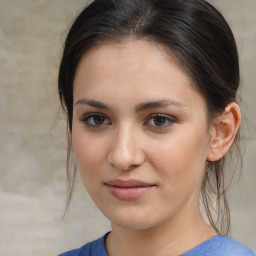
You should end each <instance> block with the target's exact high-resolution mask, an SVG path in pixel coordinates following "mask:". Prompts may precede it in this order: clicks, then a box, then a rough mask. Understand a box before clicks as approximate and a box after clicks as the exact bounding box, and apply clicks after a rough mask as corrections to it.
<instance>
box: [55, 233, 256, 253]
mask: <svg viewBox="0 0 256 256" xmlns="http://www.w3.org/2000/svg"><path fill="white" fill-rule="evenodd" d="M108 234H109V233H107V234H105V235H104V236H102V237H101V238H99V239H98V240H95V241H93V242H90V243H87V244H85V245H84V246H82V247H81V248H79V249H75V250H72V251H68V252H64V253H62V254H60V255H59V256H107V252H106V249H105V239H106V237H107V235H108ZM181 256H256V253H255V252H253V251H252V250H251V249H249V248H247V247H246V246H244V245H242V244H240V243H239V242H237V241H235V240H233V239H231V238H228V237H225V236H221V235H218V236H215V237H212V238H210V239H208V240H207V241H205V242H203V243H201V244H199V245H198V246H196V247H194V248H193V249H191V250H189V251H187V252H185V253H184V254H182V255H181Z"/></svg>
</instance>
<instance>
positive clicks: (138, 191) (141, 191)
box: [107, 185, 154, 200]
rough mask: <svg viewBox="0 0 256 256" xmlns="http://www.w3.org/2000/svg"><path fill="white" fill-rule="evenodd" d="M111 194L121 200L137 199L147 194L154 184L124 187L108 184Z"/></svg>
mask: <svg viewBox="0 0 256 256" xmlns="http://www.w3.org/2000/svg"><path fill="white" fill-rule="evenodd" d="M107 188H108V191H109V192H110V194H111V195H113V196H114V197H116V198H117V199H120V200H136V199H139V198H141V197H143V196H144V195H146V194H147V193H148V192H149V191H150V190H151V189H153V188H154V186H147V187H131V188H122V187H115V186H109V185H107Z"/></svg>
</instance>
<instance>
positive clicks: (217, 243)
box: [59, 0, 255, 256]
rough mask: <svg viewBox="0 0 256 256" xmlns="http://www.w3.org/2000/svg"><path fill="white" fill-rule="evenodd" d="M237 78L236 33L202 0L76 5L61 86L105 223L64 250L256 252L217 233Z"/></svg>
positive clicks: (84, 254) (75, 146) (82, 166)
mask: <svg viewBox="0 0 256 256" xmlns="http://www.w3.org/2000/svg"><path fill="white" fill-rule="evenodd" d="M238 86H239V62H238V55H237V49H236V43H235V40H234V37H233V34H232V32H231V30H230V28H229V26H228V24H227V22H226V21H225V20H224V18H223V17H222V15H221V14H220V13H219V12H218V11H217V10H216V9H215V8H214V7H213V6H211V5H210V4H209V3H207V2H206V1H204V0H96V1H94V2H92V3H91V4H90V5H89V6H88V7H87V8H85V9H84V10H83V11H82V12H81V14H80V15H79V16H78V17H77V19H76V20H75V22H74V24H73V25H72V27H71V29H70V31H69V33H68V36H67V39H66V42H65V48H64V52H63V57H62V61H61V65H60V71H59V94H60V100H61V103H62V105H63V108H64V109H65V110H66V113H67V119H68V132H69V134H70V136H69V150H68V157H69V156H70V152H71V148H72V150H73V151H74V155H75V159H76V162H77V165H78V169H79V172H80V175H81V178H82V180H83V183H84V185H85V187H86V189H87V191H88V192H89V194H90V196H91V197H92V199H93V201H94V202H95V204H96V205H97V206H98V208H99V209H100V210H101V211H102V213H103V214H104V215H105V216H106V217H107V218H108V219H109V220H110V221H111V225H112V230H111V232H110V233H107V234H105V235H104V236H103V237H101V238H100V239H98V240H96V241H94V242H91V243H89V244H86V245H84V246H83V247H81V248H79V249H76V250H73V251H70V252H66V253H64V254H61V255H62V256H65V255H66V256H68V255H80V256H89V255H93V256H96V255H97V256H103V255H104V256H106V255H108V256H118V255H124V256H126V255H129V256H130V255H133V256H136V255H154V256H165V255H166V256H167V255H168V256H172V255H186V256H188V255H189V256H192V255H215V256H216V255H225V256H227V255H232V256H234V255H243V256H244V255H248V256H250V255H255V254H254V252H253V251H252V250H250V249H248V248H246V247H245V246H243V245H241V244H239V243H238V242H236V241H234V240H232V239H230V238H227V237H226V236H222V235H226V234H227V233H228V230H229V225H230V220H229V210H228V203H227V200H226V195H225V191H226V186H225V182H224V163H225V157H224V156H225V155H226V154H227V153H228V151H230V148H231V146H232V145H233V144H237V143H238V139H239V136H238V133H239V126H240V121H241V112H240V108H239V106H238V104H237V95H236V93H237V89H238ZM227 171H228V170H226V169H225V172H227ZM230 171H231V170H230ZM74 175H75V173H74ZM225 176H226V174H225ZM68 177H71V179H70V181H69V188H70V196H69V200H70V198H71V193H72V189H73V185H74V177H75V176H72V175H71V174H70V173H69V172H68ZM69 200H68V201H69ZM200 202H202V203H203V205H204V207H205V211H206V214H207V216H208V220H209V223H208V221H207V222H206V221H205V219H204V218H203V216H202V213H201V210H200ZM213 202H214V204H213Z"/></svg>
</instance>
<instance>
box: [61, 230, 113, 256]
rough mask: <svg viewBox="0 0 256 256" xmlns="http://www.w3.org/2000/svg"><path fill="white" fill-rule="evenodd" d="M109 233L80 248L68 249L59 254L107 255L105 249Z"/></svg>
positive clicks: (68, 255) (77, 255)
mask: <svg viewBox="0 0 256 256" xmlns="http://www.w3.org/2000/svg"><path fill="white" fill-rule="evenodd" d="M108 234H109V233H107V234H105V235H104V236H102V237H101V238H99V239H97V240H95V241H92V242H89V243H87V244H85V245H83V246H82V247H80V248H78V249H74V250H71V251H67V252H64V253H61V254H59V255H58V256H107V253H106V250H105V239H106V237H107V235H108Z"/></svg>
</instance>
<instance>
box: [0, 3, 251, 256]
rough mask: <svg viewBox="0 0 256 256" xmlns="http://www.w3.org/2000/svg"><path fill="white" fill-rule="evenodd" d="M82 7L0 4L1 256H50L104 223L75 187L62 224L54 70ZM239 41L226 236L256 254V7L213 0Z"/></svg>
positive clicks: (60, 131) (60, 123)
mask: <svg viewBox="0 0 256 256" xmlns="http://www.w3.org/2000/svg"><path fill="white" fill-rule="evenodd" d="M85 2H86V1H82V0H72V1H70V0H0V72H1V76H0V175H1V176H0V177H1V178H0V255H5V256H10V255H19V256H25V255H26V256H27V255H37V256H45V255H56V254H57V253H59V252H61V251H64V250H67V249H70V248H74V247H77V246H80V245H81V244H83V243H85V242H86V241H88V240H91V239H95V238H97V237H98V236H99V235H101V234H102V233H103V232H105V231H106V230H108V228H109V223H108V221H106V220H105V219H104V217H103V216H102V215H101V214H100V213H99V212H98V211H97V210H96V208H95V206H94V205H93V204H92V203H91V201H90V199H89V198H88V196H87V194H86V193H85V191H84V190H83V187H82V185H81V183H80V182H78V186H77V188H76V192H75V197H74V200H73V202H72V204H71V208H70V210H69V212H68V215H67V216H66V218H65V219H64V220H63V221H62V222H61V218H62V214H63V210H64V205H65V193H66V190H65V150H66V142H65V122H64V120H63V117H62V115H61V114H58V111H59V102H58V97H57V89H56V85H57V70H58V63H59V60H60V55H61V48H62V43H63V40H64V35H65V31H66V28H67V26H68V25H69V24H70V23H71V21H72V19H73V17H74V16H75V15H76V13H77V12H78V11H79V10H80V9H81V8H82V7H83V6H84V4H85ZM210 2H212V3H213V4H214V5H215V6H217V7H219V9H221V11H222V12H223V14H224V15H225V17H226V18H227V20H228V21H229V23H230V24H231V27H232V28H233V30H234V33H235V36H236V38H237V41H238V45H239V50H240V57H241V67H242V78H243V85H244V88H243V91H242V94H243V97H244V100H245V103H246V104H247V107H245V108H247V109H248V110H246V111H247V112H248V116H249V118H248V119H249V120H250V127H251V128H250V130H249V132H247V134H246V143H245V144H246V146H247V151H246V155H245V164H244V173H243V176H242V178H241V179H240V182H239V183H238V184H237V185H236V186H235V187H234V189H232V193H230V198H231V203H232V207H231V208H232V216H233V229H232V236H233V237H234V238H236V239H238V240H239V241H241V242H243V243H244V244H246V245H248V246H250V247H251V248H253V249H254V250H256V242H255V241H256V214H255V213H256V200H255V194H256V186H255V180H256V169H255V156H256V153H255V152H256V132H255V128H256V116H255V111H254V109H255V107H256V103H255V102H256V101H255V98H256V85H255V81H256V72H255V62H256V14H255V10H256V1H255V0H243V1H241V0H225V1H221V0H212V1H210Z"/></svg>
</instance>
